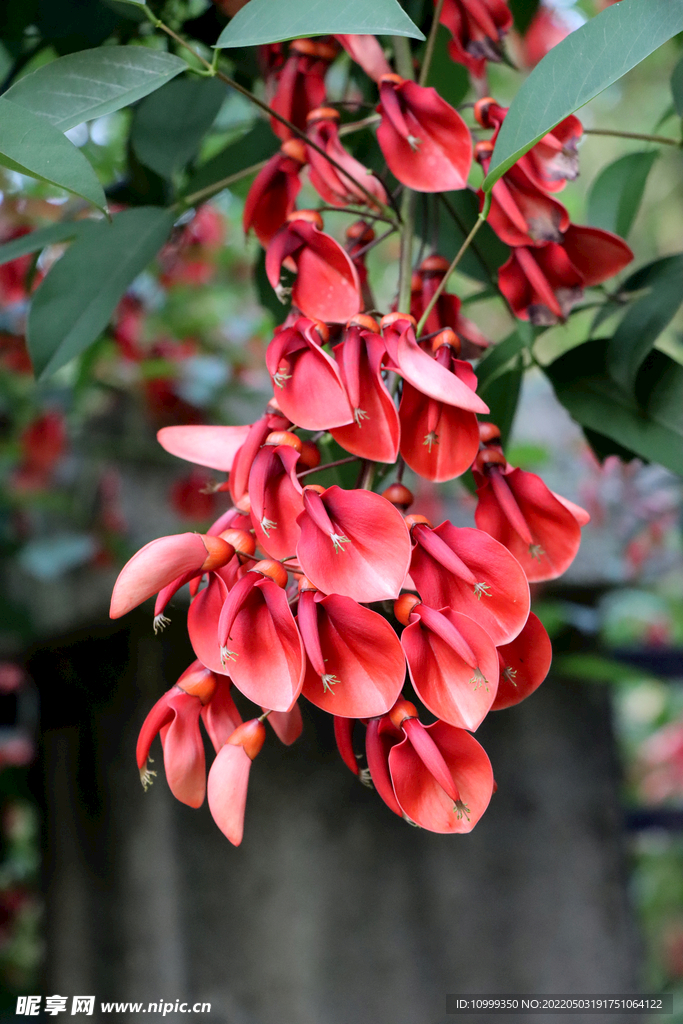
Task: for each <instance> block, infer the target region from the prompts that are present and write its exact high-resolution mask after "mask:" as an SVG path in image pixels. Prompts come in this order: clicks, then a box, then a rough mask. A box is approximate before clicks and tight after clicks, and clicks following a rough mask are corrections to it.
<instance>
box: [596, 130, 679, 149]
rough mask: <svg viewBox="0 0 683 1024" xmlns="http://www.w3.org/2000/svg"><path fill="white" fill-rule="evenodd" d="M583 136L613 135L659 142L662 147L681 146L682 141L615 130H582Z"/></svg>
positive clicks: (663, 136) (641, 140)
mask: <svg viewBox="0 0 683 1024" xmlns="http://www.w3.org/2000/svg"><path fill="white" fill-rule="evenodd" d="M583 133H584V135H614V136H615V137H616V138H618V139H638V141H639V142H660V143H661V144H662V145H664V146H677V147H678V148H679V149H680V147H681V146H683V141H679V140H678V139H670V138H668V137H667V136H666V135H643V134H642V133H641V132H621V131H618V130H617V129H616V128H584V129H583Z"/></svg>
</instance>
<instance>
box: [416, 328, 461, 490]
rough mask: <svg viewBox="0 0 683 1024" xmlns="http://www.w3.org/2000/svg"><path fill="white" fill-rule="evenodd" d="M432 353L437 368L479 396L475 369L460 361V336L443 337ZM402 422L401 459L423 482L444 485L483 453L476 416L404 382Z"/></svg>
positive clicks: (442, 334) (446, 333) (444, 333)
mask: <svg viewBox="0 0 683 1024" xmlns="http://www.w3.org/2000/svg"><path fill="white" fill-rule="evenodd" d="M431 347H432V349H433V350H434V351H435V362H436V363H437V364H438V365H439V366H442V367H444V368H445V369H447V370H448V371H449V372H450V373H453V374H454V375H455V376H456V377H457V378H458V380H460V381H462V382H463V383H465V384H466V385H467V386H468V387H469V388H471V389H472V391H474V390H475V388H476V386H477V378H476V376H475V374H474V371H473V370H472V367H471V366H470V364H469V363H466V362H464V361H463V360H460V359H458V358H456V357H457V354H458V353H459V351H460V341H459V339H458V338H457V336H456V335H455V333H454V332H453V331H452V330H451V329H450V328H447V329H446V330H444V331H441V332H440V333H439V334H438V335H437V336H436V338H434V339H433V341H432V345H431ZM399 418H400V422H401V455H402V456H403V458H404V459H405V461H406V464H407V465H408V466H410V468H411V469H412V470H414V471H415V472H416V473H418V474H419V475H420V476H422V477H424V478H425V479H426V480H434V481H437V482H441V481H443V480H452V479H453V478H454V477H456V476H460V475H461V474H462V473H464V472H466V470H468V469H469V468H470V466H471V465H472V463H473V461H474V459H475V457H476V454H477V451H478V450H479V427H478V425H477V417H476V415H475V413H473V412H470V411H468V410H466V409H459V408H456V407H455V406H452V405H447V404H445V403H444V402H438V401H436V400H435V399H433V398H429V397H428V396H427V395H424V394H423V393H422V392H421V391H418V390H417V388H414V387H413V386H412V385H411V384H409V383H408V382H407V381H404V383H403V392H402V394H401V405H400V407H399Z"/></svg>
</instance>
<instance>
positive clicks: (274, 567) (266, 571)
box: [249, 558, 287, 590]
mask: <svg viewBox="0 0 683 1024" xmlns="http://www.w3.org/2000/svg"><path fill="white" fill-rule="evenodd" d="M249 571H250V572H260V573H261V575H262V576H268V578H269V579H271V580H273V582H274V583H277V585H278V587H282V589H283V590H284V588H285V587H286V586H287V570H286V569H285V567H284V566H283V565H281V563H280V562H276V561H274V559H272V558H264V559H263V561H261V562H257V563H256V565H254V566H253V567H252V568H251V569H250V570H249Z"/></svg>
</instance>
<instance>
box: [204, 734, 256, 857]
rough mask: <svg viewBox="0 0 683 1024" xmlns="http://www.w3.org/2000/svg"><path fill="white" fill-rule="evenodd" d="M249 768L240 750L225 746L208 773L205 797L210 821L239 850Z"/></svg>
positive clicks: (242, 833) (248, 758) (248, 759)
mask: <svg viewBox="0 0 683 1024" xmlns="http://www.w3.org/2000/svg"><path fill="white" fill-rule="evenodd" d="M251 765H252V761H251V758H250V757H249V755H248V754H247V753H246V752H245V750H244V747H239V746H234V745H233V744H230V743H226V744H225V746H224V747H222V748H221V750H219V752H218V754H217V756H216V760H215V761H214V762H213V764H212V765H211V769H210V771H209V781H208V787H207V795H208V798H209V810H210V811H211V817H212V818H213V820H214V821H215V822H216V824H217V825H218V827H219V829H220V830H221V832H222V833H223V835H224V836H226V837H227V838H228V839H229V840H230V842H231V843H232V844H233V846H239V845H240V843H241V842H242V836H243V835H244V811H245V809H246V806H247V787H248V785H249V772H250V771H251Z"/></svg>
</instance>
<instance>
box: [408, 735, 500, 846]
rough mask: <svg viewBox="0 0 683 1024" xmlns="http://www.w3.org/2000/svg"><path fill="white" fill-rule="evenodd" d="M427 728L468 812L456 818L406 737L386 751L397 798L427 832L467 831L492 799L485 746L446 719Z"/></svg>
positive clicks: (447, 798) (490, 778) (489, 771)
mask: <svg viewBox="0 0 683 1024" xmlns="http://www.w3.org/2000/svg"><path fill="white" fill-rule="evenodd" d="M426 729H427V732H428V733H429V734H430V735H431V737H432V739H433V740H434V741H435V743H436V745H437V746H438V748H439V750H440V751H441V754H442V755H443V758H444V760H445V761H446V764H447V765H448V767H449V769H450V772H451V775H452V776H453V781H454V783H455V785H456V786H457V789H458V791H459V793H460V798H461V800H462V802H463V803H464V804H465V805H466V807H467V808H468V812H467V814H465V813H463V814H462V817H460V818H459V817H458V815H457V812H456V810H455V809H454V807H453V801H452V800H451V799H450V798H449V797H448V796H446V794H445V793H444V791H443V789H442V788H441V786H440V785H439V784H438V783H437V782H436V781H435V780H434V778H433V777H432V776H431V775H430V774H429V772H428V771H427V769H426V768H425V767H424V765H423V763H422V761H421V760H420V758H419V757H418V755H417V754H416V753H415V750H414V749H413V747H412V745H411V744H410V743H409V741H408V739H405V740H403V742H402V743H399V744H397V745H396V746H395V747H393V748H392V750H391V751H390V753H389V770H390V772H391V779H392V781H393V784H394V792H395V794H396V798H397V800H398V803H399V804H400V806H401V807H402V809H403V811H404V812H405V813H406V814H407V816H408V817H409V818H410V819H411V820H412V821H414V822H415V823H416V824H417V825H421V826H422V828H426V829H429V831H430V832H441V833H446V832H471V831H472V829H473V828H474V826H475V825H476V823H477V822H478V821H479V819H480V818H481V816H482V814H483V813H484V811H485V810H486V808H487V807H488V804H489V800H490V799H491V794H492V792H493V772H492V770H491V762H490V761H489V759H488V757H487V756H486V752H485V751H484V748H483V747H481V746H480V745H479V743H477V741H476V740H475V739H474V737H473V736H470V734H469V733H468V732H465V730H464V729H456V728H454V727H453V726H452V725H448V724H447V723H446V722H434V724H433V725H428V726H427V727H426Z"/></svg>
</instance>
